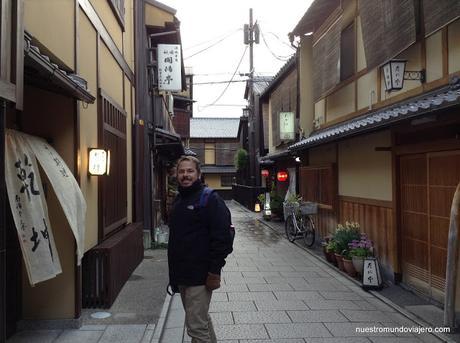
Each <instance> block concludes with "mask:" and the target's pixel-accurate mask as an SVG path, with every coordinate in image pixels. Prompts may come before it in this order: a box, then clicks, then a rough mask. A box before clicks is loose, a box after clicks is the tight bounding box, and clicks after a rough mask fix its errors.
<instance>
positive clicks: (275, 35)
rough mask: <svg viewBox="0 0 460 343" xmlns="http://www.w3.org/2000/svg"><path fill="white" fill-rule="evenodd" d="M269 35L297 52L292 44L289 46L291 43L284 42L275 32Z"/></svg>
mask: <svg viewBox="0 0 460 343" xmlns="http://www.w3.org/2000/svg"><path fill="white" fill-rule="evenodd" d="M267 33H268V34H270V35H272V36H274V37H275V38H276V39H278V40H279V41H280V42H281V43H283V44H284V45H286V46H288V47H290V48H291V49H293V50H295V48H294V47H293V46H292V45H291V44H289V43H287V42H285V41H284V40H282V39H281V38H280V37H279V36H278V35H277V34H276V33H274V32H267Z"/></svg>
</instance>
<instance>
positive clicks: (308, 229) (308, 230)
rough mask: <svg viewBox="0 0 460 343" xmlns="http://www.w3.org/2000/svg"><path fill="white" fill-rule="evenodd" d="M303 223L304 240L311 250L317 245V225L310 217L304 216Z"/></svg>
mask: <svg viewBox="0 0 460 343" xmlns="http://www.w3.org/2000/svg"><path fill="white" fill-rule="evenodd" d="M302 223H303V231H304V235H303V240H304V241H305V245H306V246H307V247H309V248H310V247H311V246H313V244H315V235H316V234H315V223H314V222H313V219H311V217H310V216H304V217H303V221H302Z"/></svg>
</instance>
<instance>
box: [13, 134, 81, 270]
mask: <svg viewBox="0 0 460 343" xmlns="http://www.w3.org/2000/svg"><path fill="white" fill-rule="evenodd" d="M21 135H23V136H25V137H26V139H27V141H28V143H29V145H30V147H31V148H32V150H33V152H34V153H35V156H36V157H37V160H38V162H40V165H41V166H42V168H43V170H44V171H45V173H46V175H47V176H48V179H49V180H50V183H51V186H53V189H54V192H55V193H56V197H57V198H58V200H59V203H60V204H61V207H62V209H63V211H64V214H65V216H66V218H67V221H68V222H69V225H70V228H71V229H72V233H73V235H74V237H75V240H76V242H77V264H78V265H80V263H81V259H82V257H83V253H84V245H85V217H86V201H85V198H84V197H83V194H82V192H81V189H80V186H79V185H78V183H77V180H75V178H74V176H73V174H72V172H71V171H70V169H69V168H68V167H67V164H66V163H65V162H64V160H63V159H62V158H61V156H59V154H58V153H57V152H56V150H54V148H53V147H52V146H51V145H49V144H48V143H47V142H46V141H45V140H44V139H42V138H39V137H35V136H30V135H26V134H21Z"/></svg>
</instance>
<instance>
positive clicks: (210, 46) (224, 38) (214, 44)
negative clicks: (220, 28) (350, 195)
mask: <svg viewBox="0 0 460 343" xmlns="http://www.w3.org/2000/svg"><path fill="white" fill-rule="evenodd" d="M238 31H239V30H237V31H234V32H232V33H230V34H229V35H227V36H225V37H223V38H221V39H219V40H218V41H217V42H215V43H213V44H211V45H209V46H207V47H206V48H203V49H201V50H199V51H197V52H195V53H194V54H192V55H190V56H187V57H185V58H184V59H185V60H186V59H189V58H191V57H193V56H196V55H198V54H201V53H202V52H204V51H206V50H208V49H210V48H212V47H214V46H216V45H217V44H219V43H220V42H222V41H224V40H226V39H227V38H229V37H231V36H232V35H234V34H235V33H236V32H238Z"/></svg>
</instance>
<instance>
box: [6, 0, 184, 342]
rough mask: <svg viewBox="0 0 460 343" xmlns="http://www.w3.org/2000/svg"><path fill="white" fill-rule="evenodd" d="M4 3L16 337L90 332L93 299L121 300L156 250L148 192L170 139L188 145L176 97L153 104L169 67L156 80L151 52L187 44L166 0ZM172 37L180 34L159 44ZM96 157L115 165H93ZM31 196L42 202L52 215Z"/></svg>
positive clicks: (10, 310)
mask: <svg viewBox="0 0 460 343" xmlns="http://www.w3.org/2000/svg"><path fill="white" fill-rule="evenodd" d="M0 7H1V11H0V21H1V25H0V29H1V32H0V36H1V38H2V39H1V48H0V99H1V101H0V102H1V105H2V106H1V107H0V117H1V118H0V119H1V124H0V135H1V138H2V140H1V141H2V142H4V141H5V133H4V129H5V128H6V129H7V132H6V152H7V156H6V157H5V156H4V154H3V151H4V150H5V149H3V148H2V149H1V151H2V153H1V156H0V157H1V158H0V161H1V168H0V170H2V174H1V175H3V171H4V170H5V167H4V164H5V162H6V180H7V182H8V191H6V189H5V183H4V180H5V177H4V176H5V175H3V176H2V177H1V178H0V179H1V185H2V187H1V196H0V199H1V201H2V203H1V206H0V207H1V210H2V211H3V212H2V215H1V216H0V218H1V221H2V223H1V224H0V261H1V263H0V280H1V282H0V288H1V292H0V309H1V312H0V319H1V320H0V340H1V341H4V339H5V337H8V336H10V335H12V334H13V333H14V332H15V330H16V329H17V328H18V327H25V326H27V327H29V328H30V327H32V328H33V327H40V328H57V327H59V328H62V327H74V328H75V327H79V326H80V325H81V310H82V308H83V307H109V306H110V305H111V304H112V303H113V301H114V300H115V298H116V296H117V294H118V292H119V291H120V290H121V287H122V286H123V284H124V283H125V282H126V280H127V279H128V278H129V276H130V274H131V273H132V271H133V270H134V269H135V267H136V266H137V265H138V264H139V263H140V262H141V260H142V258H143V240H142V234H143V228H147V229H150V228H151V226H152V225H151V221H152V217H154V214H155V209H154V208H153V207H152V201H151V198H146V199H144V197H145V196H146V193H149V192H145V191H144V189H145V188H144V187H146V186H148V187H149V189H150V185H151V184H150V183H149V182H147V181H146V180H151V175H152V174H151V171H152V170H153V165H152V164H151V160H152V159H157V158H160V157H158V156H159V155H163V154H162V153H161V151H167V150H168V149H169V148H167V147H166V146H167V144H168V143H170V142H173V143H175V142H178V146H179V147H180V148H181V147H182V145H181V143H180V139H179V138H178V135H176V134H174V131H173V130H170V128H171V125H170V120H169V116H168V115H164V114H165V113H166V114H167V113H168V112H167V110H165V108H166V106H164V105H163V102H162V101H163V100H162V97H164V99H166V98H167V95H166V94H164V95H162V96H161V97H158V96H157V97H156V98H155V101H153V100H152V99H153V98H151V97H149V94H151V93H149V92H150V90H151V88H149V86H148V85H149V82H151V83H150V84H154V83H155V82H156V80H157V79H156V78H155V77H158V70H156V73H157V75H156V76H155V77H152V78H150V79H149V76H153V75H152V73H150V70H151V67H152V63H150V62H152V61H154V59H151V60H150V61H149V62H148V61H147V52H150V53H151V55H152V56H153V55H155V56H156V51H154V50H153V48H154V47H155V46H156V45H155V44H157V43H159V42H163V43H180V35H179V32H178V21H177V19H176V18H175V17H174V13H175V11H174V10H173V9H171V8H170V7H168V6H165V5H163V4H161V3H159V2H157V1H153V0H145V1H134V0H75V1H73V0H62V1H55V0H41V1H35V0H3V1H1V4H0ZM170 31H174V33H173V34H172V36H171V37H172V38H171V37H169V38H164V39H163V38H159V39H158V38H156V37H163V33H164V32H170ZM155 33H160V35H159V36H155V37H152V36H149V35H151V34H155ZM149 49H150V50H149ZM178 49H179V50H180V47H179V48H178ZM139 61H140V62H139ZM179 64H180V65H182V60H180V61H179ZM181 69H183V68H181ZM135 71H137V75H136V74H135ZM183 74H184V73H183V72H182V71H180V72H179V75H181V76H180V78H182V75H183ZM157 95H158V94H157ZM140 100H142V101H140ZM150 100H152V102H150ZM146 104H147V105H146ZM148 106H150V107H148ZM154 106H157V107H156V108H159V109H155V110H153V108H154ZM154 118H155V120H154ZM164 118H166V119H164ZM159 123H160V124H159ZM153 141H154V142H155V144H154V145H152V144H151V143H152V142H153ZM163 143H165V144H166V146H163V145H162V144H163ZM92 148H98V149H102V150H103V151H100V150H99V151H93V152H91V153H90V149H92ZM181 151H182V150H181V149H179V153H180V152H181ZM93 153H96V155H99V156H103V157H105V159H104V160H103V161H99V162H98V163H97V164H93V163H92V161H91V163H90V158H89V156H90V155H92V154H93ZM165 155H167V156H169V155H168V153H166V154H165ZM102 162H104V163H102ZM107 162H109V163H107ZM39 164H40V166H41V169H39V168H38V165H39ZM40 180H41V182H40ZM15 185H19V186H18V187H16V188H15ZM30 204H34V206H35V205H37V206H39V207H40V209H39V213H40V215H43V218H41V217H40V218H39V219H40V220H41V223H40V221H39V222H36V221H34V220H35V219H36V218H38V217H37V216H36V213H38V212H36V209H34V210H33V211H32V210H30V209H29V208H30V207H29V205H30ZM69 204H75V206H71V205H69ZM34 218H35V219H34ZM29 219H30V220H29ZM31 223H32V224H33V225H32V224H31ZM18 238H19V239H18ZM5 261H6V264H5ZM96 266H102V268H99V267H96ZM21 270H22V272H21ZM18 271H19V272H18ZM32 285H33V287H32ZM6 314H7V315H6Z"/></svg>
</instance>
